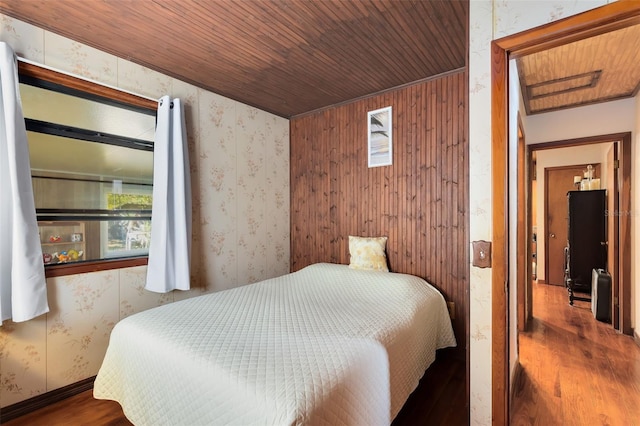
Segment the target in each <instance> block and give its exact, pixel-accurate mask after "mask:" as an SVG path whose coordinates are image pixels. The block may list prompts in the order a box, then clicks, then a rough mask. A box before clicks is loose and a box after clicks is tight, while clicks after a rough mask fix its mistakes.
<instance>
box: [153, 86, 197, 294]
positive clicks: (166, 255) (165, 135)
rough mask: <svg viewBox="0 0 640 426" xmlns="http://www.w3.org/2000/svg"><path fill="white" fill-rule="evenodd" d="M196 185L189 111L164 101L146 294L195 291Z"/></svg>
mask: <svg viewBox="0 0 640 426" xmlns="http://www.w3.org/2000/svg"><path fill="white" fill-rule="evenodd" d="M190 259H191V181H190V175H189V155H188V151H187V132H186V127H185V123H184V109H183V107H182V104H181V102H180V99H173V100H171V98H169V96H164V97H163V98H162V99H160V102H159V105H158V122H157V125H156V137H155V145H154V149H153V206H152V212H151V243H150V246H149V264H148V266H147V284H146V287H145V288H146V289H147V290H150V291H155V292H158V293H166V292H169V291H171V290H189V288H190V283H189V265H190Z"/></svg>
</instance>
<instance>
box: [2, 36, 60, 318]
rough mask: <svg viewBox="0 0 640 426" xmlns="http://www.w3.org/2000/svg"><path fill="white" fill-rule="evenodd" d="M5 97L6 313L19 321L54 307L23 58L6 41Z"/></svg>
mask: <svg viewBox="0 0 640 426" xmlns="http://www.w3.org/2000/svg"><path fill="white" fill-rule="evenodd" d="M0 99H2V103H1V104H0V108H1V111H0V318H1V319H2V321H4V320H6V319H13V321H16V322H19V321H27V320H30V319H32V318H35V317H37V316H39V315H42V314H44V313H46V312H49V305H48V304H47V284H46V280H45V275H44V263H43V261H42V247H41V246H40V237H39V234H38V222H37V220H36V209H35V203H34V201H33V188H32V186H31V165H30V163H29V146H28V145H27V131H26V129H25V124H24V116H23V115H22V106H21V103H20V92H19V86H18V64H17V62H16V56H15V54H14V53H13V50H12V49H11V47H10V46H9V45H7V44H6V43H3V42H0Z"/></svg>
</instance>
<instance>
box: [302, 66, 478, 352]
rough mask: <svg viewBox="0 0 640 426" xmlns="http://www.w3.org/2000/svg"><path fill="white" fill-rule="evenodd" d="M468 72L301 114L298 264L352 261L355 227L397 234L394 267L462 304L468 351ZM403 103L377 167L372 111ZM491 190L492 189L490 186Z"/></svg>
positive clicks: (461, 328)
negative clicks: (388, 151)
mask: <svg viewBox="0 0 640 426" xmlns="http://www.w3.org/2000/svg"><path fill="white" fill-rule="evenodd" d="M466 92H467V74H466V72H464V71H460V72H457V73H453V74H449V75H446V76H442V77H440V78H438V79H434V80H430V81H426V82H421V83H417V84H415V85H412V86H408V87H405V88H402V89H398V90H395V91H391V92H386V93H383V94H380V95H376V96H372V97H370V98H366V99H362V100H357V101H354V102H353V103H349V104H346V105H342V106H337V107H334V108H330V109H326V110H323V111H319V112H317V113H314V114H311V115H305V116H301V117H299V118H293V119H292V120H291V132H290V134H291V148H290V149H291V269H292V271H297V270H299V269H301V268H303V267H305V266H307V265H309V264H312V263H316V262H333V263H342V264H348V263H349V244H348V236H349V235H359V236H388V237H389V239H388V242H387V255H388V259H389V267H390V269H391V271H393V272H402V273H409V274H413V275H417V276H420V277H423V278H425V279H426V280H427V281H429V282H430V283H432V284H434V285H435V286H436V287H437V288H438V289H439V290H440V291H441V292H442V293H443V295H444V296H445V298H446V299H447V300H448V301H453V302H455V320H454V329H455V332H456V338H457V339H458V348H459V350H460V351H461V353H464V347H465V342H466V331H465V324H466V322H467V319H466V317H467V315H468V307H467V298H466V296H465V295H466V294H467V292H468V282H469V279H468V274H469V218H468V208H469V182H468V179H469V145H468V137H467V132H468V124H467V117H468V114H467V110H466V109H467V100H466V99H467V95H466ZM386 106H392V107H393V165H392V166H387V167H376V168H368V167H367V112H368V111H371V110H374V109H378V108H383V107H386ZM487 190H489V189H487Z"/></svg>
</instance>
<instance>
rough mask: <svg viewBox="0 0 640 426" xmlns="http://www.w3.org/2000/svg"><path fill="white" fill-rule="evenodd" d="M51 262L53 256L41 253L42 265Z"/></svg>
mask: <svg viewBox="0 0 640 426" xmlns="http://www.w3.org/2000/svg"><path fill="white" fill-rule="evenodd" d="M52 260H53V256H51V255H50V254H49V253H42V261H43V262H44V263H51V261H52Z"/></svg>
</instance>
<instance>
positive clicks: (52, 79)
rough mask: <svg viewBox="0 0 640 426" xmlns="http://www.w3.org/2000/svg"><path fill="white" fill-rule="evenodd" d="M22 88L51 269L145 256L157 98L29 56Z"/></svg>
mask: <svg viewBox="0 0 640 426" xmlns="http://www.w3.org/2000/svg"><path fill="white" fill-rule="evenodd" d="M20 95H21V98H22V106H23V111H24V116H25V123H26V127H27V138H28V141H29V152H30V160H31V175H32V182H33V190H34V199H35V204H36V213H37V217H38V225H39V231H40V241H41V244H42V251H43V257H44V261H45V265H47V268H50V267H54V268H56V269H61V268H65V267H70V266H71V265H74V266H78V265H81V264H83V263H84V264H88V263H90V264H92V265H93V266H91V270H97V269H106V268H102V267H99V266H98V267H96V262H100V263H105V262H106V261H113V260H114V259H116V260H122V259H130V258H134V257H135V258H140V257H144V256H146V255H147V253H148V248H149V239H150V231H151V201H152V193H153V139H154V133H155V119H156V102H155V101H149V100H146V99H142V98H139V97H136V96H133V95H129V94H126V93H123V92H120V91H117V90H115V89H110V88H106V87H103V86H99V85H95V84H93V83H89V82H87V81H84V80H79V79H75V78H72V77H69V76H66V75H63V74H59V73H56V72H53V71H50V70H45V69H42V68H39V67H35V66H33V65H29V64H24V63H20ZM54 265H57V266H54ZM119 266H122V265H119ZM77 272H82V271H74V272H70V273H77ZM48 275H50V274H48ZM57 275H61V273H59V274H57Z"/></svg>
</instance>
